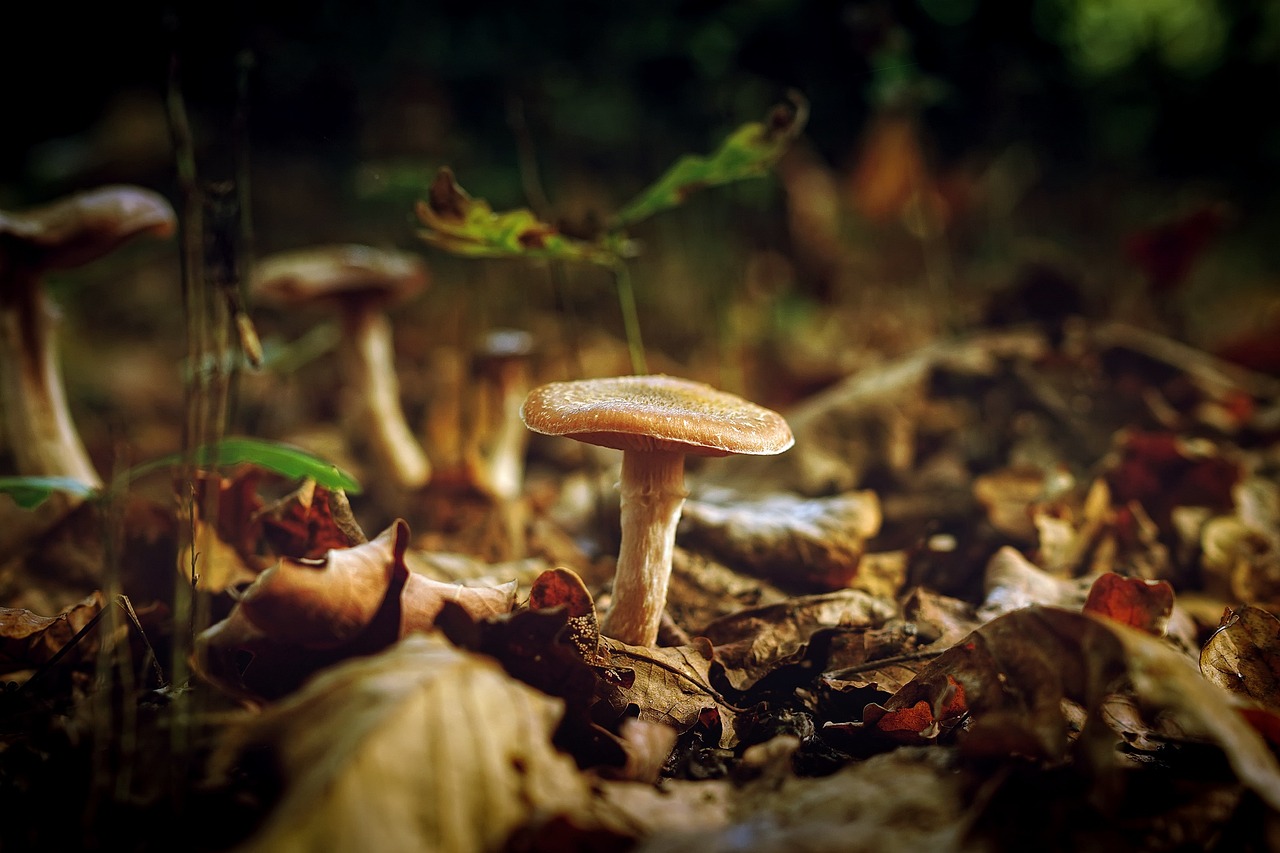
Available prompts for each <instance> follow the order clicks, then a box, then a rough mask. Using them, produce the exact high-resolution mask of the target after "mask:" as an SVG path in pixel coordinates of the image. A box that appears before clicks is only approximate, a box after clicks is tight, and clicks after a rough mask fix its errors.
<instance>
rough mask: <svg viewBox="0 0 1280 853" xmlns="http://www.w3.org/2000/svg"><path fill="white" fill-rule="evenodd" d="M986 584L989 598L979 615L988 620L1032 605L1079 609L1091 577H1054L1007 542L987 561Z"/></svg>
mask: <svg viewBox="0 0 1280 853" xmlns="http://www.w3.org/2000/svg"><path fill="white" fill-rule="evenodd" d="M983 586H984V587H985V592H986V598H985V599H984V600H983V602H982V607H980V608H979V609H978V618H979V619H981V620H983V621H986V620H990V619H994V618H996V617H997V616H1002V615H1004V614H1005V613H1009V612H1011V611H1014V610H1017V609H1019V608H1022V607H1027V606H1029V605H1032V604H1051V605H1056V606H1059V607H1071V608H1079V607H1080V606H1082V605H1083V604H1084V601H1085V597H1086V595H1087V593H1086V590H1087V589H1088V587H1089V580H1088V579H1087V578H1077V579H1074V580H1068V579H1066V578H1059V577H1055V576H1053V575H1051V574H1049V573H1048V572H1046V571H1043V570H1042V569H1040V568H1039V567H1038V566H1036V565H1035V564H1033V563H1032V562H1031V561H1030V560H1028V559H1027V558H1026V557H1024V556H1023V555H1022V554H1021V553H1020V552H1019V551H1018V550H1017V549H1015V548H1013V547H1010V546H1008V545H1006V546H1004V547H1003V548H1001V549H1000V550H998V551H996V553H995V554H993V555H992V556H991V559H990V560H989V561H987V569H986V575H985V577H984V578H983Z"/></svg>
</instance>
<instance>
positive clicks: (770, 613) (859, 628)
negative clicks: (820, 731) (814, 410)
mask: <svg viewBox="0 0 1280 853" xmlns="http://www.w3.org/2000/svg"><path fill="white" fill-rule="evenodd" d="M896 615H897V607H896V605H894V604H893V603H892V602H891V601H887V600H883V599H878V598H874V597H872V596H870V595H867V594H866V593H865V592H862V591H861V590H853V589H848V590H842V591H840V592H830V593H826V594H823V595H810V596H800V597H797V598H792V599H790V600H788V601H785V602H782V603H779V604H773V605H769V606H766V607H758V608H753V609H750V610H743V611H740V612H738V613H735V614H733V615H731V616H726V617H723V618H721V619H717V620H716V621H714V622H712V623H711V624H710V625H708V626H707V627H706V629H705V630H704V631H703V632H702V633H703V636H705V637H706V638H707V639H708V640H710V641H711V643H712V645H713V646H715V655H716V660H717V661H719V663H720V665H721V666H723V667H724V671H725V675H726V676H727V677H728V679H729V683H730V684H732V685H733V687H734V689H736V690H749V689H750V688H751V687H752V686H754V685H755V684H756V682H758V681H759V680H760V679H762V678H764V677H765V676H767V675H769V674H770V673H771V672H774V671H775V670H777V669H779V668H780V667H784V666H788V665H791V664H795V663H798V662H800V661H801V660H804V659H805V658H806V657H807V655H808V654H809V650H810V646H811V644H812V643H813V641H814V639H815V638H816V637H817V636H819V635H820V634H830V633H845V632H864V631H866V630H867V629H869V628H878V627H880V626H882V625H884V623H885V622H886V621H887V620H889V619H891V618H892V617H894V616H896Z"/></svg>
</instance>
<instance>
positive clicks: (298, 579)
mask: <svg viewBox="0 0 1280 853" xmlns="http://www.w3.org/2000/svg"><path fill="white" fill-rule="evenodd" d="M408 543H409V528H408V525H407V524H405V523H404V521H402V520H398V521H396V522H395V523H394V524H392V525H391V526H390V527H388V528H387V529H386V530H385V531H383V532H382V533H381V534H380V535H379V536H378V537H377V538H375V539H373V540H372V541H370V542H368V543H365V544H363V545H358V546H356V547H354V548H346V549H341V550H331V551H329V553H328V555H327V556H326V557H325V558H324V559H321V560H293V559H289V558H284V559H281V560H280V562H279V563H277V564H276V565H274V566H272V567H271V568H270V569H268V570H267V571H265V572H263V573H262V574H261V575H259V576H258V578H257V579H256V580H255V581H254V582H253V584H251V585H250V586H249V588H248V589H247V590H245V592H244V594H243V596H242V597H241V599H240V601H238V602H237V603H236V605H235V607H234V608H233V609H232V611H231V613H230V615H229V616H228V617H227V618H226V619H224V620H222V621H221V622H219V623H217V624H215V625H213V626H212V627H210V628H208V629H207V630H206V631H204V632H203V633H202V634H201V635H200V636H199V637H198V638H197V640H196V654H195V660H194V665H195V668H196V670H197V671H198V672H199V673H200V674H201V675H203V676H204V677H205V678H207V679H209V680H210V681H213V682H214V683H217V684H219V685H220V686H221V687H222V688H223V689H225V690H227V691H228V692H231V693H233V694H236V695H240V696H242V697H245V698H252V697H260V698H271V697H274V696H280V695H283V694H284V693H287V692H288V691H290V690H292V689H294V688H296V687H297V686H298V684H300V683H301V681H302V680H304V679H305V678H306V677H307V676H308V675H310V674H311V673H313V672H314V671H316V670H317V669H318V668H320V667H322V666H326V665H328V664H331V663H332V662H334V661H335V660H341V659H342V658H345V657H349V656H352V655H356V654H367V653H370V652H374V651H377V650H378V649H381V648H385V647H386V646H387V645H390V644H391V643H392V642H394V641H395V640H396V639H399V638H401V637H404V636H406V635H407V634H410V633H413V632H417V631H428V630H431V629H432V627H433V625H434V621H435V617H436V615H437V614H438V613H439V612H440V609H441V607H443V606H444V603H445V602H454V603H455V604H457V605H459V606H460V607H462V608H464V609H465V610H466V611H467V612H468V613H471V614H472V615H474V616H475V617H476V618H482V617H485V616H490V615H493V614H497V613H505V612H507V611H509V610H510V609H511V608H512V606H514V604H515V585H514V584H508V585H506V586H505V587H496V588H494V587H463V586H458V585H456V584H446V583H440V582H439V581H433V580H430V579H429V578H426V577H423V576H422V575H418V574H414V573H412V572H410V571H409V569H408V567H407V566H406V565H405V551H406V549H407V547H408Z"/></svg>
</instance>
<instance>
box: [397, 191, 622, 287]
mask: <svg viewBox="0 0 1280 853" xmlns="http://www.w3.org/2000/svg"><path fill="white" fill-rule="evenodd" d="M416 211H417V214H418V219H419V220H421V222H422V224H423V225H425V226H426V229H425V230H423V231H421V232H419V234H420V236H421V237H422V239H423V240H425V241H426V242H427V243H428V244H430V245H432V246H435V247H436V248H438V249H443V250H444V251H446V252H450V253H452V254H455V255H462V256H464V257H471V258H502V257H513V256H520V257H526V258H543V259H552V260H570V261H573V260H576V261H589V262H591V263H595V264H601V265H603V266H612V265H613V264H615V263H617V260H618V256H617V254H616V253H615V252H614V251H613V250H611V249H610V248H609V247H607V246H603V245H595V244H592V243H587V242H585V241H582V240H574V239H572V238H570V237H565V236H564V235H563V234H561V233H560V232H559V231H558V230H557V229H556V227H555V226H554V225H549V224H547V223H545V222H542V221H540V220H539V219H538V217H537V216H535V215H534V214H533V212H532V211H530V210H527V209H524V208H521V209H519V210H511V211H506V212H504V213H494V212H493V208H492V207H490V206H489V203H488V202H486V201H485V200H484V199H476V198H472V197H471V196H470V195H468V194H467V192H466V190H464V189H463V188H462V187H460V186H459V185H458V182H457V181H455V180H454V177H453V172H452V170H450V169H449V168H448V167H444V168H441V169H440V172H439V174H437V175H436V179H435V181H434V182H432V184H431V193H430V200H429V201H419V202H418V205H417V208H416Z"/></svg>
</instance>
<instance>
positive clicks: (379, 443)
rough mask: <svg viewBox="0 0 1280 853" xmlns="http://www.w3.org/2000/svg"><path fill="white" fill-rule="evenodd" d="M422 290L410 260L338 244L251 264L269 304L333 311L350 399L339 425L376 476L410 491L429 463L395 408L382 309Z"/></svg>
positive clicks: (396, 388)
mask: <svg viewBox="0 0 1280 853" xmlns="http://www.w3.org/2000/svg"><path fill="white" fill-rule="evenodd" d="M426 285H427V270H426V266H425V264H424V263H423V262H422V260H421V259H420V258H419V257H417V256H416V255H413V254H410V253H408V252H399V251H395V250H390V249H378V248H374V247H372V246H361V245H354V244H342V245H333V246H318V247H314V248H307V249H298V250H294V251H288V252H280V253H277V254H274V255H270V256H268V257H266V258H263V259H262V260H260V261H259V262H258V265H257V269H256V271H255V274H254V278H253V293H254V295H255V297H256V298H259V299H261V300H262V301H263V302H265V303H268V304H273V305H277V306H292V305H301V304H306V303H315V304H323V305H327V306H330V307H333V308H336V309H337V311H338V313H339V315H340V317H341V320H342V332H343V338H344V341H343V344H342V345H341V346H340V357H341V358H342V360H343V363H344V370H345V374H346V376H345V381H346V384H347V391H348V393H349V395H350V398H349V405H350V409H349V410H348V411H347V412H346V416H347V419H348V420H347V427H348V429H349V431H351V432H357V431H358V437H359V438H362V439H365V440H366V441H367V442H368V446H369V449H370V451H371V452H372V454H373V456H374V461H375V463H376V465H377V467H378V470H379V472H380V473H381V474H382V475H383V476H385V477H388V478H390V479H391V481H392V482H393V483H395V484H396V485H397V486H399V487H401V488H406V489H416V488H418V487H420V486H422V485H424V484H425V483H426V482H427V480H428V479H430V477H431V465H430V463H429V462H428V461H427V456H426V454H425V453H424V452H423V450H422V447H421V446H420V445H419V444H418V441H417V439H415V438H414V436H413V432H412V431H411V430H410V429H409V425H408V423H406V421H405V416H404V410H403V409H402V408H401V406H400V382H399V380H398V378H397V377H396V369H395V351H394V347H393V343H392V332H391V322H390V320H388V318H387V315H386V313H385V309H386V308H388V307H390V306H392V305H396V304H399V303H401V302H404V301H405V300H407V299H409V298H411V297H413V296H415V295H417V294H418V293H420V292H422V290H423V289H424V288H425V287H426Z"/></svg>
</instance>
